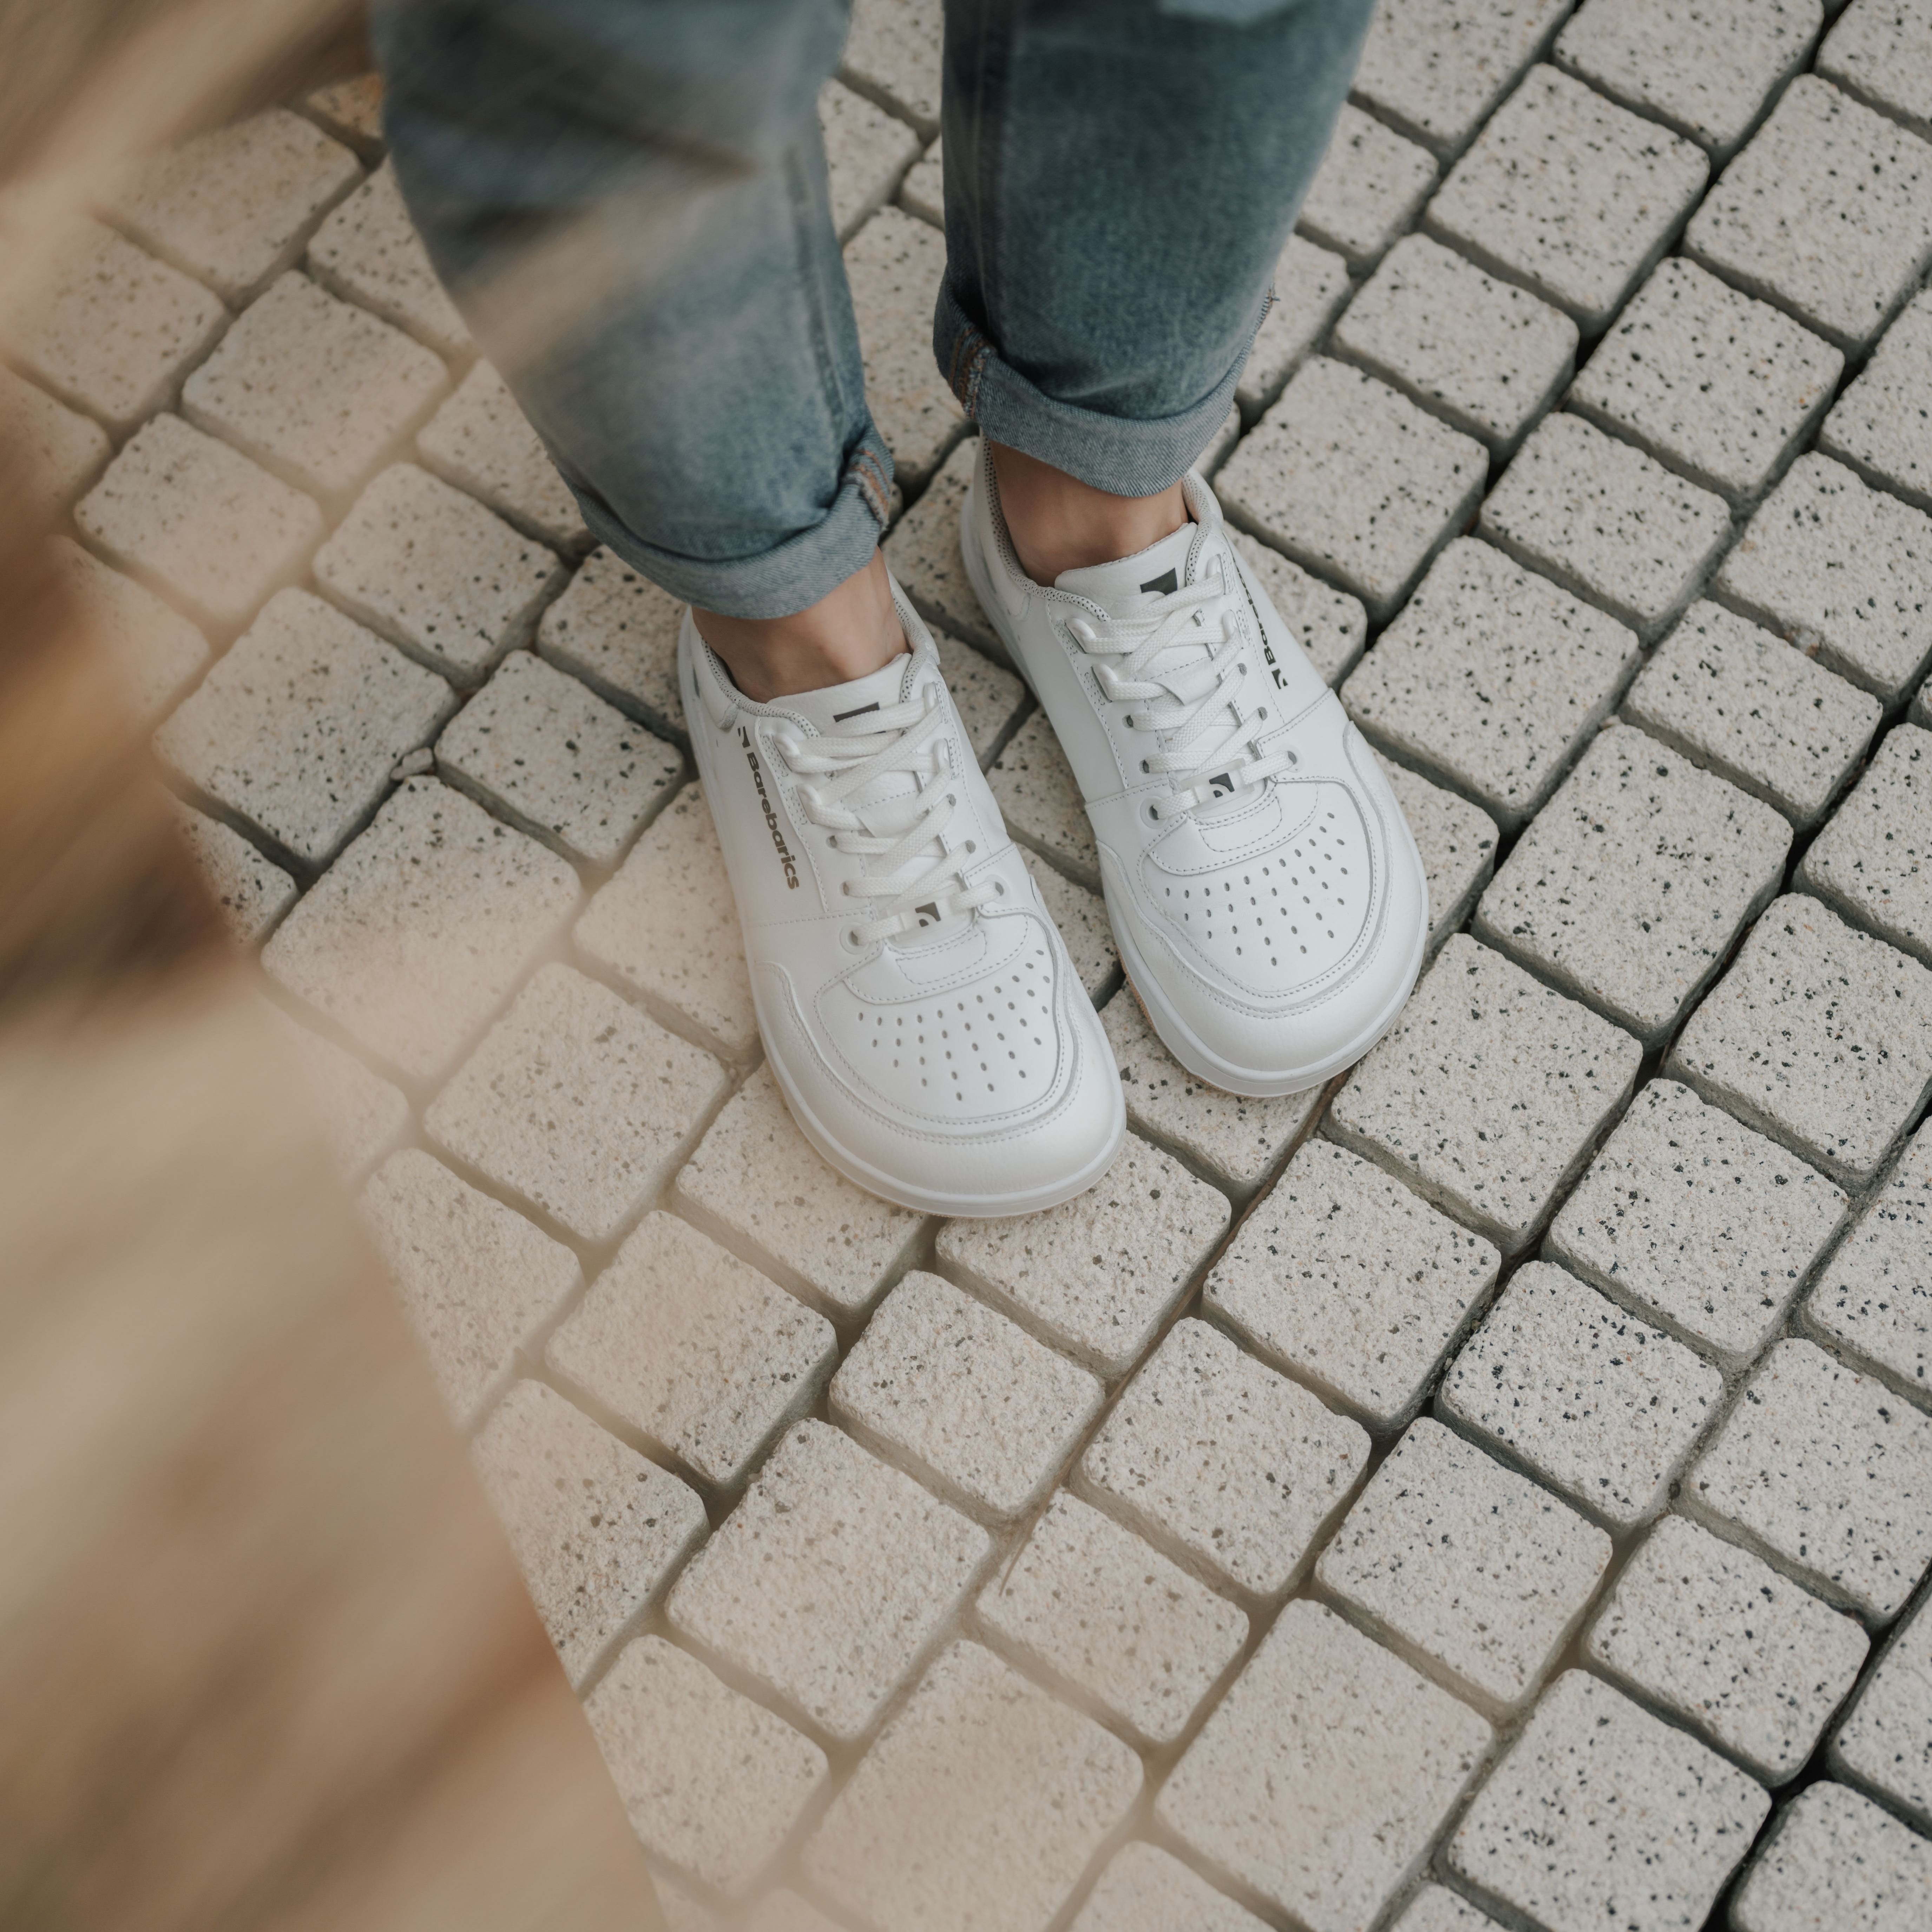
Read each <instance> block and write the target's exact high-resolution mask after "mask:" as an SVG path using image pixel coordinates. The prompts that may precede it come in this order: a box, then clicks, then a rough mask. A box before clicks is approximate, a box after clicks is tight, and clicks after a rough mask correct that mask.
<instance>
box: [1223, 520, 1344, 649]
mask: <svg viewBox="0 0 1932 1932" xmlns="http://www.w3.org/2000/svg"><path fill="white" fill-rule="evenodd" d="M1227 537H1228V541H1229V542H1230V543H1231V544H1233V545H1234V547H1235V549H1236V550H1238V551H1240V553H1241V561H1242V562H1244V563H1245V564H1246V565H1247V566H1248V568H1249V569H1250V570H1251V571H1253V573H1254V574H1255V575H1256V577H1258V578H1259V580H1261V586H1262V589H1264V590H1265V591H1266V592H1268V601H1270V602H1271V603H1272V604H1274V607H1275V613H1276V615H1277V616H1279V617H1280V619H1282V621H1283V622H1284V623H1285V624H1286V625H1287V626H1288V628H1289V629H1290V630H1291V631H1293V632H1294V633H1295V641H1296V642H1297V643H1298V644H1300V645H1301V648H1302V649H1304V651H1306V652H1307V654H1308V661H1309V662H1310V664H1313V665H1314V667H1315V668H1316V670H1317V671H1319V673H1321V676H1322V682H1324V683H1325V684H1328V685H1338V684H1340V682H1341V681H1342V680H1343V678H1344V677H1346V676H1347V675H1348V674H1349V671H1350V670H1352V668H1353V667H1354V665H1355V660H1356V659H1357V658H1359V657H1360V656H1361V655H1362V644H1363V642H1364V640H1365V639H1366V638H1367V636H1368V633H1369V613H1367V611H1366V610H1364V609H1363V608H1362V600H1361V598H1359V597H1351V596H1350V595H1349V593H1348V592H1346V590H1337V589H1336V588H1335V587H1334V585H1333V584H1329V583H1323V582H1322V580H1321V578H1319V577H1311V576H1310V575H1309V574H1308V572H1307V571H1305V570H1304V569H1303V568H1302V567H1301V565H1300V564H1298V563H1291V562H1289V559H1287V558H1286V557H1285V556H1283V555H1282V553H1280V551H1279V550H1271V549H1270V548H1269V547H1268V545H1267V544H1265V543H1259V542H1257V541H1256V539H1255V538H1253V537H1250V536H1245V535H1243V534H1242V533H1241V532H1240V531H1239V530H1237V529H1229V530H1228V532H1227Z"/></svg>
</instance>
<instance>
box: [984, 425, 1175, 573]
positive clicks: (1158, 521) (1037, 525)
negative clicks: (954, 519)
mask: <svg viewBox="0 0 1932 1932" xmlns="http://www.w3.org/2000/svg"><path fill="white" fill-rule="evenodd" d="M992 455H993V474H994V475H995V478H997V479H998V483H999V486H1000V506H1001V508H1002V509H1003V510H1004V511H1005V513H1006V519H1007V530H1008V531H1009V532H1010V534H1011V535H1012V537H1013V547H1014V549H1015V550H1017V551H1018V552H1019V559H1020V564H1021V566H1022V568H1024V569H1025V571H1026V574H1028V576H1029V577H1031V578H1032V579H1033V580H1034V582H1035V583H1052V581H1053V580H1054V579H1055V577H1058V576H1059V575H1060V574H1061V571H1066V570H1085V569H1088V568H1091V566H1092V565H1094V564H1097V563H1112V562H1116V561H1117V560H1118V559H1120V558H1121V557H1124V556H1133V554H1134V553H1135V552H1136V550H1145V549H1146V548H1147V547H1148V545H1149V544H1157V543H1159V542H1160V540H1161V538H1163V537H1165V536H1172V535H1173V534H1174V532H1175V531H1176V530H1178V529H1180V528H1181V526H1182V525H1183V524H1184V523H1186V522H1187V498H1186V497H1185V496H1183V495H1182V493H1181V485H1180V484H1178V483H1175V484H1172V485H1170V486H1169V487H1168V488H1166V489H1165V490H1162V491H1161V492H1160V493H1159V494H1158V495H1157V496H1113V495H1111V494H1110V493H1109V492H1108V491H1106V490H1097V489H1095V488H1094V486H1093V485H1092V484H1091V483H1083V482H1082V481H1080V479H1079V478H1078V477H1076V476H1070V475H1067V472H1066V471H1065V470H1064V469H1055V468H1054V467H1053V466H1052V464H1051V463H1043V462H1041V461H1040V459H1039V458H1037V457H1035V456H1028V455H1024V454H1022V452H1020V451H1019V450H1017V449H1010V448H1009V447H1008V446H1007V445H1006V444H1004V443H995V444H993V445H992Z"/></svg>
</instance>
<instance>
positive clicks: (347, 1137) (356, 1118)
mask: <svg viewBox="0 0 1932 1932" xmlns="http://www.w3.org/2000/svg"><path fill="white" fill-rule="evenodd" d="M263 1012H264V1013H266V1014H268V1015H269V1017H270V1021H271V1023H272V1025H273V1026H274V1028H275V1031H276V1032H277V1033H278V1034H279V1035H280V1036H281V1039H282V1040H283V1041H284V1043H285V1044H286V1045H287V1049H288V1052H289V1057H290V1059H291V1060H292V1061H293V1062H294V1063H295V1065H296V1069H297V1071H298V1073H299V1077H300V1079H301V1080H302V1085H303V1087H304V1089H305V1092H306V1094H307V1095H308V1099H309V1100H311V1103H313V1105H314V1111H315V1115H316V1119H317V1124H319V1125H320V1127H321V1129H322V1130H323V1134H324V1135H325V1136H326V1138H327V1140H328V1144H329V1153H330V1154H331V1155H332V1157H334V1160H335V1171H336V1172H337V1173H338V1174H339V1175H341V1177H342V1178H343V1179H344V1181H348V1182H349V1183H350V1184H352V1185H353V1184H356V1183H358V1182H359V1181H361V1180H362V1178H363V1177H364V1176H365V1175H366V1174H367V1173H368V1172H369V1170H370V1169H371V1168H372V1167H374V1166H375V1164H376V1163H377V1161H379V1160H381V1159H382V1157H383V1156H384V1155H385V1154H388V1153H389V1151H391V1150H392V1148H394V1147H395V1145H396V1143H397V1142H398V1141H399V1140H401V1139H402V1137H403V1136H404V1133H405V1132H406V1131H407V1129H408V1127H409V1124H410V1103H409V1102H408V1101H407V1100H405V1099H404V1097H403V1093H402V1090H401V1088H399V1087H396V1086H395V1085H392V1084H391V1083H390V1082H389V1081H387V1080H385V1079H383V1078H382V1077H381V1076H380V1075H378V1074H374V1073H371V1072H370V1071H369V1070H368V1067H365V1066H364V1065H363V1064H362V1061H359V1060H358V1059H357V1058H356V1056H355V1055H353V1053H346V1052H344V1051H343V1049H341V1047H339V1046H337V1045H336V1044H335V1042H334V1041H333V1040H324V1039H323V1038H322V1037H320V1035H319V1034H312V1033H311V1032H310V1031H309V1030H308V1028H307V1027H305V1026H303V1025H299V1023H298V1022H296V1021H294V1020H292V1019H290V1018H289V1016H288V1015H287V1014H286V1013H284V1012H283V1011H282V1010H281V1007H272V1006H270V1005H269V1004H268V1003H267V1002H266V1001H264V1002H263Z"/></svg>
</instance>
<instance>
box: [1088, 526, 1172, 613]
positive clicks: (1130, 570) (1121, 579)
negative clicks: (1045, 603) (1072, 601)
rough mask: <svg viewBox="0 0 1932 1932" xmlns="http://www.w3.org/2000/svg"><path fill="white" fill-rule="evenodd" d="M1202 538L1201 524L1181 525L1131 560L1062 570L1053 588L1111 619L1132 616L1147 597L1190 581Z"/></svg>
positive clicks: (1139, 551) (1169, 590) (1164, 594)
mask: <svg viewBox="0 0 1932 1932" xmlns="http://www.w3.org/2000/svg"><path fill="white" fill-rule="evenodd" d="M1204 534H1205V532H1204V531H1203V529H1202V526H1201V525H1200V524H1199V523H1183V524H1182V525H1181V527H1180V529H1178V530H1176V531H1175V532H1173V533H1172V535H1169V536H1164V537H1163V538H1161V540H1160V542H1159V543H1157V544H1149V545H1148V547H1147V548H1146V549H1145V550H1136V551H1135V553H1133V556H1124V557H1121V558H1120V559H1118V561H1116V562H1112V563H1095V564H1090V565H1088V566H1087V568H1085V569H1084V570H1063V571H1061V573H1060V574H1059V575H1058V577H1055V579H1054V580H1053V587H1054V588H1055V589H1056V590H1067V591H1071V592H1073V595H1076V597H1085V598H1088V599H1089V600H1090V601H1092V602H1094V603H1095V604H1099V605H1100V607H1101V609H1102V610H1104V611H1106V613H1107V614H1108V616H1110V617H1129V616H1133V615H1134V614H1135V613H1136V612H1138V611H1139V610H1142V608H1143V607H1145V605H1146V604H1147V601H1148V598H1149V597H1150V596H1156V597H1163V596H1167V595H1170V594H1172V592H1175V591H1176V590H1180V589H1184V588H1185V587H1186V586H1187V584H1188V583H1190V581H1191V580H1192V576H1193V565H1194V563H1195V562H1196V558H1195V554H1194V553H1195V550H1196V541H1197V539H1199V538H1200V537H1201V536H1202V535H1204Z"/></svg>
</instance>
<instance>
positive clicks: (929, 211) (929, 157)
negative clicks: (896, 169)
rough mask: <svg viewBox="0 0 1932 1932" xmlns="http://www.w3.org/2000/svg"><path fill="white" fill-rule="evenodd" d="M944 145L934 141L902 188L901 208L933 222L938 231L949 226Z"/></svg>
mask: <svg viewBox="0 0 1932 1932" xmlns="http://www.w3.org/2000/svg"><path fill="white" fill-rule="evenodd" d="M944 145H945V144H944V142H941V141H935V142H933V144H932V146H931V147H929V148H927V149H926V153H925V155H924V157H923V158H922V159H921V160H919V161H916V162H915V163H913V166H911V167H910V169H907V172H906V177H905V179H904V181H901V183H900V184H899V191H898V205H900V207H901V208H904V210H905V211H906V212H907V214H916V215H917V216H918V217H919V219H920V220H922V221H929V222H931V223H932V225H933V226H934V227H935V228H944V226H946V157H945V155H944V153H943V152H942V151H941V150H942V148H944Z"/></svg>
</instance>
